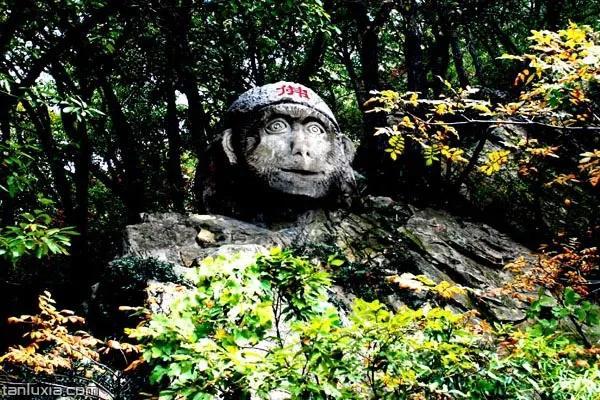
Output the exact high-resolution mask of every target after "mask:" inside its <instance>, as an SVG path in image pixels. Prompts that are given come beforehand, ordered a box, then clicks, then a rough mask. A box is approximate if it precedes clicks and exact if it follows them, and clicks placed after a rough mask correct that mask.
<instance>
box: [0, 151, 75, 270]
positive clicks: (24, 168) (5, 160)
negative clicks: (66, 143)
mask: <svg viewBox="0 0 600 400" xmlns="http://www.w3.org/2000/svg"><path fill="white" fill-rule="evenodd" d="M38 151H39V149H37V148H36V147H33V146H28V145H21V144H18V143H16V142H12V141H9V142H7V143H0V153H1V154H2V166H3V168H5V170H4V171H2V174H1V175H0V177H1V178H2V181H0V191H2V192H4V194H5V195H7V196H8V197H4V196H0V205H2V206H3V207H9V206H8V204H6V203H8V202H11V201H15V200H18V199H20V198H21V195H22V194H23V193H26V192H30V191H32V190H33V188H34V187H35V185H36V184H37V183H38V178H37V176H36V175H35V174H34V173H33V170H34V164H35V158H34V155H37V153H38ZM32 154H33V155H32ZM36 199H37V203H38V204H37V207H40V208H42V209H40V208H36V209H34V210H33V211H32V212H26V211H23V212H21V213H20V214H19V215H18V218H17V221H16V223H14V224H11V225H8V226H5V227H0V256H1V257H3V258H5V259H7V260H8V261H10V262H12V263H16V262H17V261H18V260H19V259H20V258H21V257H23V256H25V255H29V254H31V255H35V257H36V258H38V259H39V258H42V257H45V256H47V255H48V254H68V252H67V248H68V247H69V246H70V244H71V238H72V237H73V236H75V235H77V232H75V230H74V229H73V228H72V227H64V228H62V227H61V228H53V227H50V226H49V225H50V224H51V223H52V217H51V216H50V215H49V214H48V213H47V211H45V210H44V209H49V208H51V207H52V206H54V201H52V200H51V199H47V198H45V197H43V195H42V194H41V193H39V192H38V193H37V196H36Z"/></svg>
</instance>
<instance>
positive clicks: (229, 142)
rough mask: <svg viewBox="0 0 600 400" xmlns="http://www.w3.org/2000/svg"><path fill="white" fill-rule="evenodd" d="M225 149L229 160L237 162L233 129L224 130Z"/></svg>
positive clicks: (233, 162) (232, 163)
mask: <svg viewBox="0 0 600 400" xmlns="http://www.w3.org/2000/svg"><path fill="white" fill-rule="evenodd" d="M221 145H222V146H223V151H224V152H225V155H226V156H227V159H228V160H229V163H230V164H231V165H235V164H237V156H236V155H235V151H234V150H233V131H232V130H231V129H225V130H224V131H223V139H222V140H221Z"/></svg>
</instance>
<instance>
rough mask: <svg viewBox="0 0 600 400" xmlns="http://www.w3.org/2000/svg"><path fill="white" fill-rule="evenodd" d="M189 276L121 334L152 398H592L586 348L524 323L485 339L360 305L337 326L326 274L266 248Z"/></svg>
mask: <svg viewBox="0 0 600 400" xmlns="http://www.w3.org/2000/svg"><path fill="white" fill-rule="evenodd" d="M193 275H194V278H193V281H194V284H195V288H194V289H193V290H192V291H191V292H189V293H185V294H182V295H180V296H179V298H177V300H175V301H174V302H173V303H172V304H171V306H170V307H171V308H170V312H169V313H168V315H162V314H160V315H152V316H151V318H150V320H149V321H147V322H145V323H144V324H142V325H140V326H138V327H137V328H135V329H132V330H130V331H129V334H130V336H132V337H134V338H137V339H139V340H141V341H142V342H143V343H144V344H143V350H144V352H143V359H144V360H145V361H146V362H148V363H150V365H151V366H152V367H153V372H152V381H153V382H155V383H157V384H159V385H160V387H162V388H163V390H162V391H161V398H165V399H169V398H179V397H186V398H202V399H212V398H225V399H228V398H231V399H233V398H235V399H239V398H247V397H248V396H250V394H253V395H254V396H257V397H259V398H268V397H269V395H271V394H273V393H278V394H279V395H282V396H283V397H284V398H292V399H334V398H335V399H342V398H347V399H425V398H438V399H452V398H471V399H503V398H505V399H534V398H537V396H538V395H540V394H541V395H543V396H544V397H545V398H549V399H590V400H592V399H594V398H595V396H597V395H598V393H600V386H598V377H600V370H599V368H598V351H597V348H590V349H586V348H585V347H583V346H582V345H580V344H579V342H578V341H577V337H576V336H572V335H569V334H567V333H566V332H565V331H563V330H562V329H560V327H558V326H555V329H554V330H540V329H539V328H537V327H536V326H538V325H539V324H541V323H543V321H544V320H543V319H535V318H537V317H536V315H535V313H532V317H534V320H533V322H534V325H533V327H532V328H526V329H524V330H522V329H516V328H513V327H511V326H496V327H495V328H493V327H491V326H490V325H489V324H487V323H486V322H485V321H482V320H480V319H478V318H477V315H476V313H475V312H467V313H455V312H453V311H451V310H450V309H447V308H442V307H434V308H432V307H429V306H427V307H424V308H422V309H418V310H413V309H410V308H407V307H403V308H401V309H399V310H398V311H397V312H391V311H389V310H388V309H387V307H386V306H385V305H383V304H381V303H380V302H379V301H373V302H367V301H364V300H361V299H357V300H355V302H354V305H353V309H352V311H351V313H350V314H349V315H347V316H344V315H340V314H339V313H338V312H337V311H336V310H335V309H334V308H333V307H332V306H331V305H330V304H329V303H328V301H327V297H326V289H327V286H328V285H329V279H328V277H327V274H326V273H325V272H324V271H322V270H320V269H319V267H318V266H317V265H313V264H311V263H309V262H308V261H306V260H305V259H302V258H298V257H294V256H293V255H292V254H291V253H289V252H287V251H281V250H278V249H274V250H272V251H271V253H270V254H269V255H266V256H265V255H262V256H259V257H258V258H256V259H255V258H254V257H252V256H248V255H246V256H240V255H237V256H234V257H230V258H225V257H222V256H218V257H217V258H209V259H206V260H204V261H203V263H202V265H201V266H200V267H199V268H198V269H197V270H196V271H194V274H193ZM408 278H410V279H409V280H411V281H413V282H418V283H420V284H422V285H423V286H424V287H427V288H429V289H428V290H433V291H435V292H436V293H437V294H438V295H439V299H440V304H442V302H443V301H444V299H445V300H447V299H448V298H450V297H451V295H450V293H449V289H450V287H449V285H444V284H443V283H440V284H437V285H436V284H435V283H434V282H431V281H430V280H428V279H426V278H424V277H405V280H406V279H408ZM392 279H393V280H394V281H395V282H396V283H401V282H400V279H399V278H398V277H396V278H392ZM419 290H421V287H419ZM460 292H461V291H460V290H458V289H456V290H454V292H453V293H452V294H453V295H454V294H459V293H460ZM447 295H448V296H447ZM567 296H572V295H571V294H567ZM573 305H574V303H570V304H569V305H568V306H569V307H571V306H573ZM343 321H346V322H343ZM536 324H537V325H536Z"/></svg>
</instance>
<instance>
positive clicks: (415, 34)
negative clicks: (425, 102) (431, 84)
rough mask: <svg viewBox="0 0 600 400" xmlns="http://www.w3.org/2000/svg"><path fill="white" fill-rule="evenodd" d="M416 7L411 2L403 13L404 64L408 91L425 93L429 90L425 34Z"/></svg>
mask: <svg viewBox="0 0 600 400" xmlns="http://www.w3.org/2000/svg"><path fill="white" fill-rule="evenodd" d="M416 7H417V6H416V4H415V2H414V1H411V2H410V4H408V5H407V7H406V9H405V11H404V13H403V16H404V19H405V21H406V22H405V24H404V54H405V56H404V59H405V61H404V62H405V65H406V71H407V72H406V74H407V75H406V77H407V88H408V90H410V91H413V92H421V93H423V92H425V91H426V90H427V82H426V76H425V66H424V62H423V50H422V49H421V44H422V37H423V34H422V32H421V28H420V27H419V21H418V20H417V8H416Z"/></svg>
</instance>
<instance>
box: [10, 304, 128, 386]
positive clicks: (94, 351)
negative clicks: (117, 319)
mask: <svg viewBox="0 0 600 400" xmlns="http://www.w3.org/2000/svg"><path fill="white" fill-rule="evenodd" d="M38 304H39V308H40V313H39V314H37V315H22V316H20V317H18V318H17V317H11V318H9V322H10V323H13V324H25V325H30V326H31V329H30V330H29V331H28V332H27V333H26V334H25V337H27V338H29V339H30V343H29V344H27V345H26V346H21V345H18V346H16V347H11V348H10V349H9V350H8V352H7V353H6V354H4V355H2V356H1V357H0V363H1V364H9V365H22V366H26V367H28V368H30V369H32V370H33V371H34V372H36V373H46V374H54V373H56V372H58V371H60V370H61V369H71V368H73V366H74V363H76V362H79V361H82V360H88V361H90V362H93V361H98V360H99V351H108V350H110V349H117V350H119V351H122V352H126V353H132V352H135V351H136V347H135V346H133V345H130V344H128V343H119V342H116V341H114V340H109V341H107V342H106V343H104V342H102V341H101V340H99V339H96V338H95V337H93V336H91V335H90V334H88V333H87V332H83V331H77V332H75V333H71V332H70V331H69V328H68V326H69V325H79V324H83V323H84V322H85V320H84V319H83V318H82V317H79V316H77V315H75V314H74V312H73V311H71V310H60V311H59V310H57V309H56V307H55V304H56V302H55V301H54V300H53V299H52V297H51V295H50V293H48V292H44V294H42V295H40V296H39V303H38Z"/></svg>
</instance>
